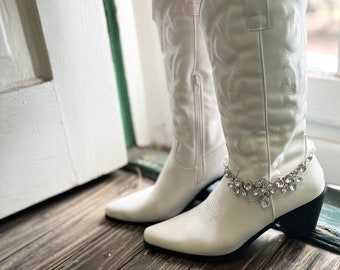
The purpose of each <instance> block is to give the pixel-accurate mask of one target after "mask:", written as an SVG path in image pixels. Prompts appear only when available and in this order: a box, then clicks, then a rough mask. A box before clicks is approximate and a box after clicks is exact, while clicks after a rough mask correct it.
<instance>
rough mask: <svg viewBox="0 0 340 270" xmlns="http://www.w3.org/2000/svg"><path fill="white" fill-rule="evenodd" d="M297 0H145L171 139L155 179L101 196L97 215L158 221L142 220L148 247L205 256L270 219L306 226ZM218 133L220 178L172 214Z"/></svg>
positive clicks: (299, 229) (232, 248) (229, 250)
mask: <svg viewBox="0 0 340 270" xmlns="http://www.w3.org/2000/svg"><path fill="white" fill-rule="evenodd" d="M307 3H308V0H296V1H289V0H280V1H278V0H202V1H201V0H172V1H169V0H154V1H153V11H154V14H153V16H154V20H155V21H156V23H157V26H158V28H159V36H160V40H161V44H162V50H163V53H164V56H165V66H166V71H167V79H168V86H169V96H170V102H171V109H172V115H173V127H174V135H175V142H174V145H173V147H172V150H171V153H170V156H169V158H168V160H167V162H166V164H165V166H164V169H163V171H162V173H161V175H160V176H159V179H158V180H157V182H156V184H155V185H154V186H152V187H149V188H147V189H145V190H142V191H140V192H137V193H135V194H132V195H130V196H127V197H125V198H122V199H119V200H117V201H114V202H111V203H109V204H108V205H107V207H106V214H107V216H109V217H111V218H115V219H120V220H124V221H130V222H156V221H157V222H158V221H162V220H165V221H162V222H160V223H158V224H155V225H153V226H150V227H148V228H146V230H145V232H144V240H145V242H146V243H147V244H148V245H149V246H151V247H157V248H160V249H163V250H168V251H171V252H174V253H178V254H182V255H187V256H193V257H195V258H198V259H207V260H211V259H221V258H222V259H223V258H225V257H228V256H231V255H232V254H235V253H236V252H237V251H238V250H239V249H241V248H242V247H244V246H246V245H247V244H249V243H250V242H251V241H253V240H254V239H256V237H258V236H259V235H260V234H261V233H263V232H264V231H265V230H267V229H269V228H271V227H274V226H275V227H278V226H280V229H281V230H282V231H283V232H284V233H285V234H286V235H287V236H290V237H301V236H305V235H308V234H309V233H311V231H312V230H313V229H314V228H315V225H316V222H317V219H318V216H319V212H320V209H321V206H322V201H323V195H324V190H325V182H324V176H323V171H322V169H321V167H320V165H319V163H318V160H317V158H316V157H315V155H314V150H315V149H314V146H313V144H312V143H311V142H310V141H308V140H307V139H306V135H305V131H306V106H307V104H306V97H307V80H306V56H305V49H306V31H305V12H306V8H307ZM215 92H216V97H217V102H216V97H215ZM217 104H218V105H217ZM220 123H222V127H221V124H220ZM222 130H223V131H222ZM223 133H224V136H223ZM225 142H226V145H227V149H228V161H227V162H226V164H225V168H224V176H223V178H222V180H221V181H220V183H219V184H218V186H217V187H216V188H215V189H214V190H213V192H212V193H211V194H210V195H209V197H208V198H207V199H206V200H205V201H204V202H202V203H201V204H200V205H198V206H197V207H195V208H193V209H191V210H189V211H187V212H184V213H182V214H180V213H181V212H182V211H183V209H184V208H185V207H186V206H187V204H188V203H190V201H192V199H193V198H194V197H195V196H196V195H197V194H198V193H199V192H200V191H201V190H202V189H204V188H205V187H206V186H207V185H209V184H210V183H212V182H213V181H214V180H216V179H217V178H218V177H219V176H220V175H221V174H223V173H222V169H221V167H222V164H223V159H224V156H225V155H226V153H227V151H226V147H225ZM178 214H179V215H178ZM176 215H178V216H176ZM174 216H176V217H174ZM166 219H168V220H166Z"/></svg>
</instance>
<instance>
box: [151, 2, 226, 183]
mask: <svg viewBox="0 0 340 270" xmlns="http://www.w3.org/2000/svg"><path fill="white" fill-rule="evenodd" d="M200 2H201V1H200V0H172V1H169V0H154V1H153V19H154V21H155V22H156V25H157V27H158V32H159V37H160V42H161V47H162V51H163V54H164V63H165V70H166V76H167V84H168V92H169V99H170V108H171V112H172V119H173V131H174V136H175V140H176V141H175V144H176V145H175V146H174V147H175V148H176V149H177V150H176V160H177V162H178V163H179V164H180V165H181V166H182V167H183V168H195V167H196V168H201V169H203V170H204V159H205V156H206V155H208V154H209V153H210V152H212V151H214V150H215V149H217V148H219V147H220V146H221V144H225V142H224V137H223V132H222V127H221V121H220V116H219V112H218V108H217V101H216V95H215V89H214V83H213V77H212V70H211V65H210V61H209V57H208V53H207V49H206V44H205V41H204V36H203V32H202V30H201V27H200V23H199V12H200ZM201 174H204V172H202V173H201ZM198 177H199V178H201V177H202V176H198ZM198 181H199V180H198Z"/></svg>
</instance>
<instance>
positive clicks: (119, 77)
mask: <svg viewBox="0 0 340 270" xmlns="http://www.w3.org/2000/svg"><path fill="white" fill-rule="evenodd" d="M103 1H104V7H105V12H106V18H107V26H108V30H109V35H110V43H111V51H112V59H113V64H114V69H115V74H116V81H117V87H118V97H119V101H120V110H121V115H122V120H123V129H124V135H125V143H126V146H127V147H129V146H132V145H134V144H135V134H134V131H133V124H132V118H131V111H130V102H129V96H128V88H127V83H126V78H125V72H124V63H123V57H122V50H121V46H120V38H119V27H118V22H117V17H116V7H115V4H114V0H103Z"/></svg>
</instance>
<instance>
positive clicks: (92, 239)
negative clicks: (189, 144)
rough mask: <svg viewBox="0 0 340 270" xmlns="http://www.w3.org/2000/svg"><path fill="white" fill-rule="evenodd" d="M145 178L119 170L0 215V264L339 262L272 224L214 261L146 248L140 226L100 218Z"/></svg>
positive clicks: (330, 265)
mask: <svg viewBox="0 0 340 270" xmlns="http://www.w3.org/2000/svg"><path fill="white" fill-rule="evenodd" d="M152 183H153V182H152V181H151V180H148V179H143V180H141V179H139V180H138V177H137V176H136V174H134V173H130V172H127V171H123V170H119V171H116V172H114V173H112V174H110V175H108V176H105V177H103V178H101V179H98V180H95V181H93V182H92V183H90V184H87V185H85V186H84V187H81V188H77V189H75V190H72V191H70V192H67V193H66V194H63V195H60V196H57V197H56V198H53V199H51V200H48V201H47V202H44V203H41V204H39V205H37V206H34V207H32V208H30V209H28V210H25V211H23V212H21V213H19V214H16V215H14V216H11V217H9V218H6V219H4V220H2V221H0V269H1V270H5V269H25V270H30V269H89V270H96V269H233V270H237V269H251V270H254V269H275V270H280V269H294V270H295V269H316V270H321V269H327V270H339V269H340V256H339V255H336V254H333V253H331V252H328V251H324V250H321V249H318V248H315V247H313V246H310V245H308V244H305V243H302V242H299V241H297V240H291V239H286V238H285V237H284V235H283V234H282V233H280V232H277V231H274V230H270V231H268V232H266V233H265V234H263V235H262V236H261V237H260V238H258V239H257V240H256V241H255V242H254V243H253V244H252V245H250V246H249V248H248V249H246V250H245V251H244V252H243V253H242V254H240V256H239V258H236V259H235V260H233V261H231V262H225V263H222V264H216V265H215V264H210V263H202V262H196V261H191V260H187V259H182V258H178V257H173V256H170V255H166V254H162V253H158V252H155V251H151V250H148V249H146V248H144V245H143V239H142V236H143V230H144V228H145V226H143V225H133V224H126V223H121V222H113V221H110V220H107V219H106V218H105V216H104V207H105V204H106V203H107V202H108V201H110V200H112V199H113V198H117V197H119V196H123V195H125V194H128V193H131V192H133V191H135V190H137V189H140V188H143V187H146V186H149V185H150V184H152Z"/></svg>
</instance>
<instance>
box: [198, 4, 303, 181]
mask: <svg viewBox="0 0 340 270" xmlns="http://www.w3.org/2000/svg"><path fill="white" fill-rule="evenodd" d="M306 8H307V0H299V1H288V0H282V1H277V0H244V1H240V0H228V1H226V0H206V1H205V2H204V3H203V4H202V14H201V17H202V18H201V20H202V25H203V31H204V34H205V36H206V42H207V47H208V51H209V56H210V59H211V62H212V67H213V74H214V78H215V88H216V91H217V96H218V101H219V109H220V112H221V116H222V125H223V128H224V133H225V137H226V141H227V146H228V152H229V168H230V170H231V172H232V173H233V174H234V175H238V177H240V178H242V179H250V180H257V179H261V178H266V179H272V178H275V177H280V176H283V175H285V174H286V173H287V172H290V171H291V170H293V169H294V168H295V167H296V165H297V164H299V163H300V162H301V161H302V160H303V159H304V157H305V154H306V153H305V126H306V95H307V83H306V56H305V49H306V31H305V12H306Z"/></svg>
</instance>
